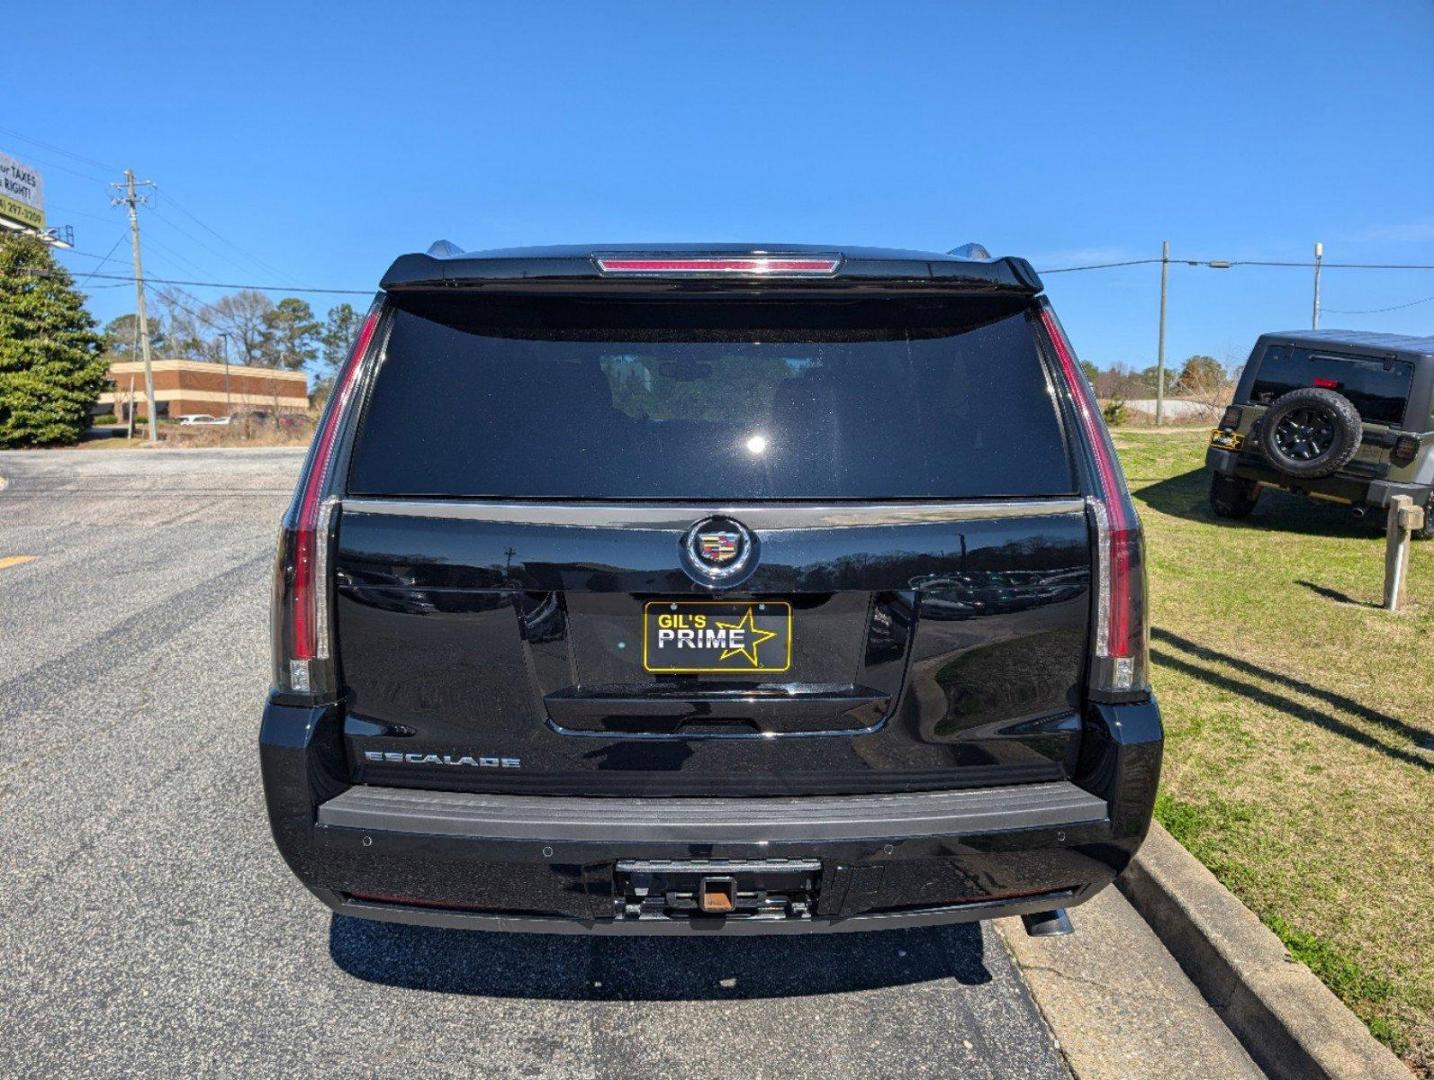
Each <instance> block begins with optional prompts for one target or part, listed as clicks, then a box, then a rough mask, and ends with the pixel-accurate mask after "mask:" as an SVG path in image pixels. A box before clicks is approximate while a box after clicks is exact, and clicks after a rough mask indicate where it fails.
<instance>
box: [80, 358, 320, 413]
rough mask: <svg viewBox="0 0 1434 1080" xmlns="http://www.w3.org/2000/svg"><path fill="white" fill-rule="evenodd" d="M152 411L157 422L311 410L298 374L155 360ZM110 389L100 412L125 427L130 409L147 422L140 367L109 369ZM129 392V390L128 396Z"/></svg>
mask: <svg viewBox="0 0 1434 1080" xmlns="http://www.w3.org/2000/svg"><path fill="white" fill-rule="evenodd" d="M150 367H151V368H152V369H153V371H154V400H155V410H156V411H157V412H158V413H159V415H160V416H161V417H164V416H172V417H179V416H184V415H186V414H188V413H208V414H209V415H210V416H228V415H230V414H231V413H241V412H253V411H261V412H267V413H278V412H303V411H305V410H306V409H308V407H309V379H308V376H307V375H305V374H304V373H303V372H302V371H276V370H274V369H273V368H256V367H244V366H242V365H239V364H209V363H203V362H201V361H198V360H155V361H152V362H151V364H150ZM109 381H110V385H109V387H108V388H107V389H106V390H105V392H104V393H102V394H101V395H100V397H99V402H98V404H97V406H96V408H97V409H98V411H100V412H113V413H114V414H115V418H116V419H117V420H118V421H119V422H120V423H124V422H125V421H126V420H127V418H128V412H127V409H128V405H129V402H130V401H131V400H133V402H134V408H135V416H136V417H138V418H143V417H147V416H148V415H149V409H148V406H147V404H146V402H145V396H144V362H143V361H141V360H125V361H121V362H118V363H114V364H111V365H110V370H109ZM131 387H133V391H132V392H131Z"/></svg>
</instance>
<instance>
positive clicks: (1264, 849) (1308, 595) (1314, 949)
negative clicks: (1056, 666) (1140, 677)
mask: <svg viewBox="0 0 1434 1080" xmlns="http://www.w3.org/2000/svg"><path fill="white" fill-rule="evenodd" d="M1116 443H1117V446H1118V447H1119V449H1120V455H1121V458H1122V460H1123V461H1124V463H1125V470H1126V475H1127V477H1128V478H1129V481H1130V487H1131V491H1132V493H1133V494H1134V497H1135V502H1136V506H1137V507H1138V509H1139V511H1140V515H1141V519H1142V521H1143V522H1144V524H1145V532H1146V541H1147V551H1148V557H1149V572H1150V592H1151V616H1152V631H1151V641H1150V649H1151V657H1152V661H1153V675H1152V677H1153V681H1154V684H1155V689H1156V693H1157V694H1158V695H1159V697H1160V704H1161V707H1162V710H1163V714H1164V717H1165V725H1166V738H1167V741H1166V757H1165V773H1164V780H1163V783H1162V792H1161V795H1160V799H1159V802H1158V804H1157V806H1156V815H1157V817H1158V818H1159V819H1160V821H1161V823H1162V824H1164V825H1165V827H1166V828H1168V829H1169V830H1170V831H1171V832H1172V833H1173V834H1174V835H1175V836H1176V838H1177V839H1179V840H1180V842H1181V843H1183V844H1184V845H1185V846H1186V847H1187V848H1188V849H1189V850H1190V851H1191V852H1193V853H1194V854H1195V855H1196V856H1197V857H1198V858H1199V859H1200V860H1201V861H1202V862H1204V863H1205V864H1206V865H1207V866H1209V867H1210V869H1211V870H1213V871H1214V872H1215V874H1216V875H1217V876H1218V877H1219V878H1220V880H1221V881H1223V882H1224V883H1225V885H1226V886H1228V887H1229V888H1230V889H1231V890H1232V891H1233V892H1234V893H1235V894H1236V895H1237V896H1239V897H1240V899H1241V900H1243V901H1244V902H1245V903H1246V904H1248V905H1249V906H1250V907H1251V908H1252V909H1253V910H1254V911H1255V912H1256V913H1257V914H1258V915H1259V916H1260V917H1261V919H1263V920H1264V921H1265V923H1266V924H1267V925H1268V926H1269V927H1270V928H1271V929H1273V930H1274V931H1275V932H1276V933H1277V934H1278V935H1279V936H1280V937H1281V938H1282V939H1283V941H1284V942H1285V945H1286V946H1287V947H1288V949H1289V950H1290V952H1291V954H1292V955H1294V956H1295V957H1296V958H1298V959H1300V960H1302V961H1304V962H1305V963H1306V964H1308V965H1309V966H1310V967H1311V968H1312V969H1314V971H1315V973H1316V974H1318V975H1319V976H1320V978H1322V979H1323V980H1324V981H1325V982H1326V983H1327V984H1328V985H1329V986H1330V988H1331V989H1333V990H1334V991H1335V993H1337V994H1338V995H1339V996H1340V997H1341V998H1342V999H1343V1000H1344V1001H1345V1003H1346V1004H1348V1005H1349V1006H1350V1008H1352V1009H1353V1010H1354V1011H1355V1012H1356V1013H1358V1014H1359V1016H1360V1017H1361V1018H1363V1019H1364V1021H1365V1022H1366V1023H1367V1024H1368V1025H1369V1027H1370V1029H1371V1030H1372V1031H1373V1032H1374V1033H1375V1035H1377V1036H1378V1037H1379V1038H1380V1039H1382V1040H1383V1041H1384V1042H1386V1043H1387V1044H1389V1045H1390V1046H1391V1047H1392V1048H1393V1049H1394V1050H1395V1052H1396V1053H1399V1054H1400V1055H1402V1056H1403V1057H1404V1059H1405V1060H1406V1061H1407V1062H1408V1063H1409V1064H1410V1065H1411V1066H1412V1067H1413V1068H1414V1069H1415V1071H1416V1072H1418V1073H1419V1074H1420V1075H1422V1076H1429V1077H1434V543H1429V542H1425V543H1416V544H1415V545H1414V551H1413V555H1412V558H1411V565H1410V583H1409V597H1410V601H1411V603H1410V607H1409V609H1408V611H1407V612H1402V613H1400V614H1398V615H1391V614H1389V613H1387V612H1385V611H1382V610H1380V609H1379V607H1378V604H1379V602H1380V599H1381V595H1382V588H1383V577H1384V540H1383V536H1382V531H1380V529H1379V528H1377V526H1376V525H1375V524H1374V523H1373V522H1358V521H1356V520H1355V519H1354V518H1353V516H1352V515H1351V514H1350V512H1349V511H1348V509H1345V508H1341V507H1336V506H1332V505H1329V504H1321V503H1316V502H1313V501H1311V500H1308V499H1299V498H1295V497H1293V496H1289V495H1284V494H1282V493H1274V492H1269V491H1267V492H1265V494H1264V495H1263V496H1262V497H1261V499H1260V504H1259V506H1258V507H1257V508H1256V509H1255V512H1254V514H1253V515H1252V516H1251V517H1250V518H1249V519H1248V520H1246V521H1243V522H1230V521H1217V520H1216V519H1215V518H1213V517H1212V515H1211V514H1210V511H1209V508H1208V504H1207V503H1206V499H1205V496H1206V491H1207V488H1208V485H1209V473H1208V472H1207V471H1206V470H1205V468H1204V453H1205V432H1203V431H1201V432H1191V433H1180V434H1140V433H1135V432H1117V434H1116Z"/></svg>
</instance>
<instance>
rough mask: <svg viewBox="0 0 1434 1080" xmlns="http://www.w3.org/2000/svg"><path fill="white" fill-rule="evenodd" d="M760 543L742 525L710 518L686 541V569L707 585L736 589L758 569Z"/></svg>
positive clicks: (684, 550)
mask: <svg viewBox="0 0 1434 1080" xmlns="http://www.w3.org/2000/svg"><path fill="white" fill-rule="evenodd" d="M756 548H757V542H756V540H755V539H753V537H752V534H751V533H750V532H748V531H747V528H746V526H744V525H743V524H742V523H741V522H739V521H733V520H732V519H731V518H727V517H710V518H706V519H705V520H703V521H699V522H698V523H697V524H696V525H693V526H692V528H690V529H688V530H687V534H686V535H685V536H683V538H682V555H683V559H682V562H683V565H684V566H685V568H686V570H687V572H688V573H689V574H690V575H691V576H692V578H693V580H694V581H697V582H700V583H701V584H703V585H735V584H737V582H738V581H739V580H742V579H744V578H746V577H747V575H748V572H750V571H751V569H752V568H753V567H754V566H755V565H756Z"/></svg>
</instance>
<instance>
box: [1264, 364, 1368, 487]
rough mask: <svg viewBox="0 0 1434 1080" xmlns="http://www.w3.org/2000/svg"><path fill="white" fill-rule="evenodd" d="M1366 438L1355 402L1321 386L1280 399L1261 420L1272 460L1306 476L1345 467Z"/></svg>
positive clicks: (1289, 472)
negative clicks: (1361, 441)
mask: <svg viewBox="0 0 1434 1080" xmlns="http://www.w3.org/2000/svg"><path fill="white" fill-rule="evenodd" d="M1363 437H1364V426H1363V424H1362V423H1361V422H1360V419H1359V410H1358V409H1356V408H1355V407H1354V403H1353V402H1351V401H1350V400H1349V398H1347V397H1345V396H1344V395H1343V394H1337V393H1335V392H1334V391H1333V390H1325V389H1323V388H1322V387H1317V386H1306V387H1301V388H1300V389H1299V390H1291V391H1290V392H1289V393H1288V394H1284V395H1282V396H1280V397H1278V398H1276V399H1275V402H1274V404H1272V405H1271V406H1270V407H1269V409H1267V410H1266V411H1265V415H1264V417H1263V418H1262V419H1261V421H1260V449H1261V450H1263V451H1264V453H1265V457H1266V458H1267V459H1268V460H1269V462H1270V464H1271V465H1273V466H1274V467H1275V468H1276V469H1278V470H1279V471H1280V472H1282V473H1285V474H1287V475H1289V476H1294V477H1299V478H1300V479H1304V480H1313V479H1315V478H1317V477H1320V476H1329V475H1330V474H1331V473H1334V472H1338V471H1339V470H1340V469H1342V468H1344V467H1345V466H1346V465H1348V464H1349V461H1350V458H1352V457H1354V452H1355V451H1356V450H1358V449H1359V442H1360V440H1361V439H1362V438H1363Z"/></svg>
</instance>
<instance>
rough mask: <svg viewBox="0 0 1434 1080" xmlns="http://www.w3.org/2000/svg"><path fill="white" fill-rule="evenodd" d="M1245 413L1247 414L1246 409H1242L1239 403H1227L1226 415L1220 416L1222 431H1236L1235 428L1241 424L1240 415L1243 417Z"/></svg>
mask: <svg viewBox="0 0 1434 1080" xmlns="http://www.w3.org/2000/svg"><path fill="white" fill-rule="evenodd" d="M1244 415H1245V411H1244V410H1243V409H1241V408H1240V406H1238V405H1227V406H1225V415H1224V416H1222V417H1220V430H1221V431H1234V430H1236V429H1237V428H1238V427H1239V426H1240V417H1242V416H1244Z"/></svg>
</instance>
